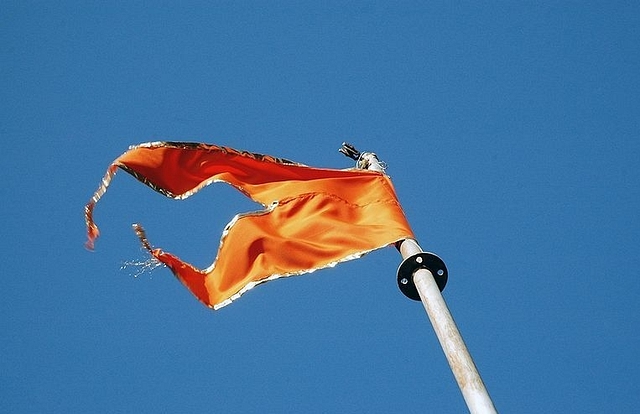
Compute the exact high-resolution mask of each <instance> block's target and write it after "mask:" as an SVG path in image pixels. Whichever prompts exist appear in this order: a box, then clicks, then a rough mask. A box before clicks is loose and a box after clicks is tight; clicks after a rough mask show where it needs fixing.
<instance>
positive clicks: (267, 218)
mask: <svg viewBox="0 0 640 414" xmlns="http://www.w3.org/2000/svg"><path fill="white" fill-rule="evenodd" d="M118 168H120V169H122V170H124V171H126V172H128V173H129V174H131V175H133V176H134V177H135V178H137V179H138V180H139V181H141V182H142V183H144V184H146V185H148V186H149V187H151V188H153V189H154V190H156V191H158V192H160V193H162V194H164V195H165V196H167V197H171V198H175V199H184V198H187V197H189V196H190V195H192V194H194V193H196V192H197V191H199V190H200V189H202V188H203V187H205V186H207V185H209V184H211V183H213V182H226V183H228V184H230V185H232V186H233V187H235V188H237V189H238V190H239V191H241V192H242V193H244V194H246V195H247V196H249V197H250V198H251V199H253V200H254V201H257V202H259V203H261V204H262V205H263V206H264V209H263V210H261V211H257V212H251V213H245V214H238V215H236V216H235V217H234V218H233V220H232V221H231V222H230V223H229V224H228V225H227V226H226V228H225V229H224V231H223V233H222V236H221V240H220V247H219V249H218V254H217V257H216V259H215V260H214V262H213V264H212V265H211V266H209V267H208V268H207V269H198V268H196V267H194V266H193V265H191V264H189V263H185V262H183V261H182V260H180V259H179V258H178V257H177V256H175V255H173V254H171V253H167V252H165V251H163V250H162V249H159V248H153V247H152V246H151V244H150V243H149V242H148V240H147V238H146V235H145V233H144V230H143V229H142V227H140V226H139V225H134V227H135V229H136V233H137V234H138V236H139V237H140V239H141V241H142V243H143V245H144V246H145V247H146V248H147V249H148V250H149V252H150V253H151V254H152V255H153V257H155V258H156V259H157V260H159V261H160V262H162V263H163V264H165V265H166V266H167V267H168V268H169V269H171V271H172V272H173V274H174V275H175V276H176V277H177V278H178V279H179V280H180V281H181V282H182V283H184V285H186V286H187V288H189V290H190V291H191V292H192V293H193V294H194V295H195V296H196V297H197V298H198V299H199V300H200V301H201V302H202V303H204V304H205V305H207V306H209V307H212V308H214V309H218V308H220V307H222V306H225V305H227V304H229V303H230V302H231V301H232V300H234V299H236V298H237V297H239V296H240V295H241V294H243V293H244V292H246V291H247V290H249V289H251V288H252V287H254V286H255V285H257V284H259V283H262V282H266V281H269V280H273V279H277V278H279V277H285V276H292V275H299V274H303V273H308V272H312V271H314V270H316V269H320V268H324V267H330V266H334V265H335V264H337V263H339V262H342V261H346V260H351V259H355V258H358V257H360V256H362V255H364V254H366V253H368V252H370V251H372V250H375V249H378V248H381V247H384V246H387V245H390V244H393V243H395V242H397V241H399V240H403V239H406V238H413V233H412V231H411V228H410V226H409V224H408V223H407V220H406V218H405V216H404V213H403V211H402V208H401V206H400V204H399V202H398V200H397V197H396V194H395V191H394V189H393V186H392V184H391V181H390V180H389V177H387V176H386V175H385V174H383V173H380V172H376V171H368V170H361V169H347V170H336V169H322V168H311V167H307V166H304V165H302V164H298V163H294V162H291V161H288V160H284V159H280V158H275V157H270V156H266V155H260V154H253V153H249V152H244V151H237V150H234V149H231V148H227V147H222V146H215V145H209V144H200V143H180V142H153V143H145V144H140V145H137V146H133V147H131V148H130V149H129V150H128V151H127V152H125V153H124V154H122V155H121V156H120V157H118V158H117V159H116V160H115V161H114V162H113V163H112V164H111V166H110V167H109V168H108V170H107V173H106V175H105V176H104V178H103V180H102V183H101V185H100V187H99V188H98V190H97V191H96V192H95V194H94V195H93V197H92V198H91V200H90V201H89V203H88V204H87V205H86V206H85V220H86V224H87V233H88V240H87V244H86V246H87V248H89V249H93V247H94V241H95V239H96V238H97V237H98V235H99V231H98V227H97V226H96V224H95V223H94V221H93V212H94V207H95V204H96V203H97V202H98V200H99V199H100V198H101V197H102V196H103V195H104V193H105V191H106V190H107V187H108V186H109V183H110V182H111V179H112V178H113V176H114V174H115V173H116V171H117V169H118Z"/></svg>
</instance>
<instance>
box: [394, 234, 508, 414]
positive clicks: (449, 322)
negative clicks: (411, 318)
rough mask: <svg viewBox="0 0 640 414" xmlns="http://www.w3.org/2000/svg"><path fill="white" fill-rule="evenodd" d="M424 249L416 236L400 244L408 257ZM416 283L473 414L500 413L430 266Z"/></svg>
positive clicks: (418, 274) (421, 271) (418, 275)
mask: <svg viewBox="0 0 640 414" xmlns="http://www.w3.org/2000/svg"><path fill="white" fill-rule="evenodd" d="M421 252H422V249H421V248H420V246H419V245H418V243H417V242H416V241H415V240H411V239H407V240H405V241H403V242H402V244H401V245H400V254H401V255H402V257H403V258H405V259H406V258H408V257H411V256H413V255H414V254H417V253H421ZM413 283H414V284H415V286H416V289H417V290H418V294H419V295H420V299H421V301H422V304H423V305H424V309H425V310H426V311H427V315H428V316H429V320H430V321H431V325H433V329H434V331H435V332H436V336H437V337H438V340H439V341H440V346H442V350H443V351H444V354H445V356H446V357H447V361H448V362H449V366H450V367H451V371H452V372H453V376H454V377H455V379H456V381H457V382H458V386H459V387H460V391H462V396H463V397H464V400H465V402H466V403H467V407H468V408H469V412H471V413H472V414H484V413H487V414H490V413H496V409H495V407H494V406H493V402H492V401H491V397H489V393H488V392H487V389H486V387H485V386H484V383H483V382H482V378H481V377H480V374H479V373H478V369H477V368H476V365H475V364H474V363H473V359H472V358H471V355H470V354H469V351H468V350H467V346H466V345H465V343H464V340H463V339H462V335H460V331H459V330H458V327H457V326H456V323H455V322H454V320H453V317H452V316H451V312H449V308H448V307H447V304H446V303H445V301H444V298H443V297H442V294H441V293H440V289H439V288H438V284H437V283H436V281H435V279H434V278H433V275H432V274H431V272H430V271H429V270H427V269H418V270H416V272H415V273H414V275H413Z"/></svg>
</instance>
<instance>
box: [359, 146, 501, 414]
mask: <svg viewBox="0 0 640 414" xmlns="http://www.w3.org/2000/svg"><path fill="white" fill-rule="evenodd" d="M360 159H361V160H363V163H362V164H359V165H361V166H362V167H363V168H367V169H369V170H375V171H381V172H384V168H383V167H382V166H381V165H380V161H379V160H378V157H376V155H375V154H373V153H363V154H361V155H360ZM398 249H399V250H400V254H401V255H402V258H403V259H407V258H409V257H411V256H413V255H415V254H418V253H422V252H423V250H422V249H421V248H420V246H419V245H418V243H417V242H416V241H415V240H412V239H406V240H404V241H403V242H401V244H400V246H399V247H398ZM413 283H414V284H415V286H416V290H417V291H418V294H419V295H420V300H421V301H422V304H423V305H424V309H425V310H426V311H427V315H428V316H429V320H430V321H431V325H433V329H434V331H435V332H436V336H437V337H438V341H440V346H442V350H443V351H444V354H445V356H446V357H447V361H448V362H449V366H450V367H451V371H452V372H453V376H454V377H455V379H456V381H457V382H458V386H459V387H460V391H462V396H463V398H464V401H465V402H466V403H467V407H468V408H469V412H470V413H471V414H492V413H496V409H495V407H494V405H493V402H492V401H491V397H489V393H488V392H487V389H486V387H485V386H484V382H482V378H480V373H479V372H478V369H477V368H476V365H475V364H474V363H473V359H472V358H471V354H469V351H468V350H467V346H466V345H465V343H464V340H463V339H462V335H460V331H459V330H458V327H457V326H456V323H455V322H454V320H453V317H452V316H451V312H450V311H449V308H448V307H447V304H446V303H445V301H444V298H443V297H442V293H440V288H439V287H438V284H437V283H436V281H435V279H434V277H433V274H431V272H430V271H429V270H427V269H424V268H420V269H417V270H416V271H415V272H414V274H413Z"/></svg>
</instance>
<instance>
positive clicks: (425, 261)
mask: <svg viewBox="0 0 640 414" xmlns="http://www.w3.org/2000/svg"><path fill="white" fill-rule="evenodd" d="M418 269H427V270H428V271H430V272H431V274H432V275H433V278H434V279H435V281H436V283H437V284H438V289H440V292H442V291H443V290H444V287H445V286H446V285H447V280H448V279H449V272H448V271H447V266H446V265H445V264H444V262H443V261H442V259H441V258H440V257H438V256H437V255H435V254H433V253H429V252H421V253H416V254H414V255H413V256H409V257H407V258H406V259H404V260H403V261H402V263H400V267H398V287H399V288H400V291H401V292H402V293H404V295H405V296H406V297H408V298H409V299H413V300H420V295H419V294H418V289H417V288H416V285H415V283H414V281H413V274H414V273H415V272H416V270H418Z"/></svg>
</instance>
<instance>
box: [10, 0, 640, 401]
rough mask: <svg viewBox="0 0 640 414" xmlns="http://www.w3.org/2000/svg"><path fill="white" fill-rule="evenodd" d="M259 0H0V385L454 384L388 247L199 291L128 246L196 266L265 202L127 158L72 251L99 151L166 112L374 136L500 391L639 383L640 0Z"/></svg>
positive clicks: (123, 144) (155, 130)
mask: <svg viewBox="0 0 640 414" xmlns="http://www.w3.org/2000/svg"><path fill="white" fill-rule="evenodd" d="M178 3H180V5H178ZM271 3H273V2H209V1H203V2H175V3H174V4H172V3H164V2H138V1H135V2H134V1H127V2H105V3H103V4H101V3H93V2H91V3H89V2H84V1H82V2H75V3H74V2H64V1H62V2H29V1H4V2H3V3H2V12H1V13H0V57H1V61H2V63H1V64H0V96H2V99H0V110H1V112H0V114H1V116H0V136H1V137H2V143H3V148H2V151H0V161H1V162H2V166H3V169H2V178H3V179H2V182H3V185H2V186H1V187H0V192H1V195H2V198H1V199H2V203H1V204H0V213H1V214H0V216H1V217H2V234H3V237H2V239H1V241H0V247H1V251H2V257H3V266H2V269H3V270H2V284H1V287H0V307H1V312H0V335H1V340H0V355H2V357H1V358H0V412H3V413H23V412H38V413H117V412H138V413H146V412H148V413H157V412H205V411H206V412H214V413H219V412H228V413H266V412H304V413H346V412H362V413H365V412H366V413H393V412H397V413H414V412H415V413H418V412H434V413H460V412H464V411H465V404H464V401H463V399H462V396H461V394H460V392H459V390H458V388H457V386H456V384H455V382H454V379H453V376H452V374H451V371H450V369H449V367H448V365H447V364H446V360H445V358H444V355H443V353H442V351H441V348H440V346H439V344H438V343H437V340H436V337H435V334H434V333H433V330H432V328H431V326H430V324H429V322H428V319H427V317H426V314H425V313H424V310H423V308H422V307H421V305H420V304H419V303H418V302H412V301H410V300H408V299H406V298H405V297H404V296H402V294H401V293H400V292H399V291H398V289H397V286H396V282H395V272H396V268H397V266H398V264H399V262H400V256H399V255H398V254H397V252H396V251H395V250H394V249H392V248H388V249H383V250H381V251H378V252H375V253H373V254H370V255H368V256H366V257H365V258H363V259H361V260H358V261H353V262H349V263H347V264H343V265H340V266H338V267H336V268H334V269H327V270H322V271H318V272H315V273H313V274H311V275H307V276H302V277H298V278H290V279H286V280H278V281H275V282H271V283H268V284H266V285H263V286H260V287H258V288H256V289H254V290H252V291H251V292H249V293H248V294H246V295H245V296H243V297H242V298H241V299H240V300H238V301H237V302H235V303H234V304H232V305H231V306H228V307H226V308H224V309H222V310H220V311H217V312H213V311H211V310H208V309H207V308H205V307H204V306H202V305H201V304H200V303H198V302H197V301H196V300H195V299H194V298H193V297H192V296H191V295H190V294H189V293H188V292H187V291H186V289H184V288H183V287H182V285H181V284H180V283H179V282H178V281H176V280H175V279H174V277H173V276H172V275H171V273H170V272H169V270H167V269H164V268H157V269H155V270H154V271H152V272H146V273H143V274H142V275H140V276H138V277H134V275H135V274H136V268H135V267H128V268H125V269H121V266H122V265H123V263H124V262H127V261H135V260H144V259H145V258H146V256H145V254H144V252H143V251H141V250H140V248H139V245H138V241H137V239H136V237H135V235H134V234H133V232H132V231H131V228H130V224H131V223H133V222H141V223H142V224H143V225H144V226H145V227H146V229H147V232H148V234H149V237H150V238H151V239H152V241H153V242H154V243H155V244H157V245H159V246H163V247H164V248H166V249H167V250H169V251H171V252H174V253H176V254H178V255H180V256H181V257H183V258H184V259H185V260H189V261H191V262H193V263H195V264H197V265H200V266H203V267H204V266H207V265H209V264H210V263H211V260H212V259H213V257H214V255H215V252H216V250H217V246H218V239H219V235H220V232H221V231H222V228H223V227H224V225H225V224H226V223H227V222H228V221H229V220H230V219H231V218H232V216H233V215H234V214H235V213H237V212H239V211H248V210H252V209H254V208H256V207H257V206H256V205H254V204H253V203H251V202H249V201H247V200H245V199H244V198H243V197H242V196H241V195H240V194H238V193H236V192H235V191H233V190H232V189H230V188H228V187H226V186H224V185H215V186H211V187H208V188H207V189H205V190H204V191H202V192H200V193H198V194H197V195H196V196H194V197H193V198H190V199H188V200H185V201H182V202H177V201H172V200H168V199H165V198H163V197H162V196H160V195H159V194H157V193H154V192H153V191H151V190H150V189H149V188H147V187H145V186H143V185H140V184H139V183H137V182H136V181H135V180H133V179H132V178H131V177H129V176H128V175H127V174H124V173H121V174H118V175H117V176H116V178H115V181H114V182H113V185H112V187H111V189H110V191H109V192H108V193H107V195H106V197H105V198H104V200H103V201H102V202H101V204H99V205H98V207H97V210H96V220H97V221H98V223H99V224H100V225H101V229H102V232H103V237H101V238H100V239H99V240H98V244H97V246H96V251H95V252H94V253H91V252H88V251H86V250H85V249H84V248H83V243H84V241H85V229H84V222H83V217H82V213H83V206H84V204H85V203H86V202H87V201H88V199H89V197H90V196H91V195H92V193H93V191H94V190H95V189H96V187H97V185H98V183H99V181H100V179H101V177H102V175H103V173H104V171H105V169H106V167H107V166H108V164H109V163H110V162H111V161H112V160H113V159H114V158H115V157H117V156H118V155H120V154H121V153H122V152H124V151H125V150H126V149H127V147H128V146H129V145H130V144H137V143H140V142H146V141H157V140H172V141H203V142H209V143H215V144H219V145H227V146H231V147H235V148H238V149H246V150H250V151H254V152H262V153H267V154H272V155H275V156H280V157H286V158H290V159H293V160H296V161H299V162H302V163H305V164H308V165H314V166H321V167H335V168H346V167H350V166H351V165H352V164H351V161H350V160H348V159H346V158H345V157H343V156H342V155H340V154H339V153H338V152H337V149H338V148H339V146H340V144H341V142H342V141H344V140H346V141H350V142H352V143H354V144H355V145H356V146H357V147H358V148H360V149H362V150H371V151H374V152H376V153H377V154H378V155H379V156H380V158H381V159H382V160H384V161H385V162H386V163H387V164H388V166H389V167H388V172H389V174H390V175H391V177H392V179H393V180H394V184H395V186H396V190H397V192H398V195H399V197H400V200H401V202H402V203H403V205H404V207H405V211H406V214H407V216H408V218H409V221H410V222H411V224H412V226H413V228H414V230H415V232H416V234H417V236H418V237H419V241H420V243H421V245H422V246H423V247H424V248H425V249H426V250H430V251H434V252H436V253H437V254H438V255H440V256H441V257H442V258H443V259H444V260H445V261H446V263H447V265H448V268H449V271H450V279H449V284H448V286H447V288H446V290H445V292H444V295H445V299H446V301H447V303H448V304H449V307H450V308H451V311H452V313H453V315H454V318H455V320H456V321H457V323H458V325H459V328H460V330H461V332H462V334H463V336H464V338H465V340H466V342H467V344H468V346H469V349H470V351H471V354H472V355H473V357H474V359H475V361H476V364H477V365H478V368H479V370H480V372H481V374H482V376H483V378H484V381H485V383H486V385H487V388H488V390H489V392H490V394H491V396H492V398H493V400H494V402H495V404H496V407H497V408H498V410H499V411H501V412H505V413H549V412H558V413H565V412H576V413H587V412H589V413H602V412H617V413H620V412H631V411H634V410H636V409H637V407H638V405H639V404H640V397H639V396H640V374H638V373H639V372H640V362H639V359H638V352H639V351H640V330H639V329H638V328H639V326H640V278H639V274H638V262H639V261H640V219H639V218H638V215H639V212H640V83H639V75H638V74H640V47H639V45H640V7H639V6H638V4H637V3H636V2H615V1H614V2H604V1H603V2H556V1H553V2H490V3H489V4H486V5H479V4H478V3H477V2H468V3H459V2H458V3H455V4H454V3H451V2H430V3H428V4H424V3H426V2H415V3H411V2H399V3H400V4H396V2H388V3H385V2H373V3H360V2H358V3H349V5H348V6H345V5H343V4H342V3H343V2H321V3H322V5H321V6H320V5H316V4H315V3H317V2H310V3H309V4H304V3H303V2H287V3H279V5H276V6H274V5H272V4H271Z"/></svg>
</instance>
